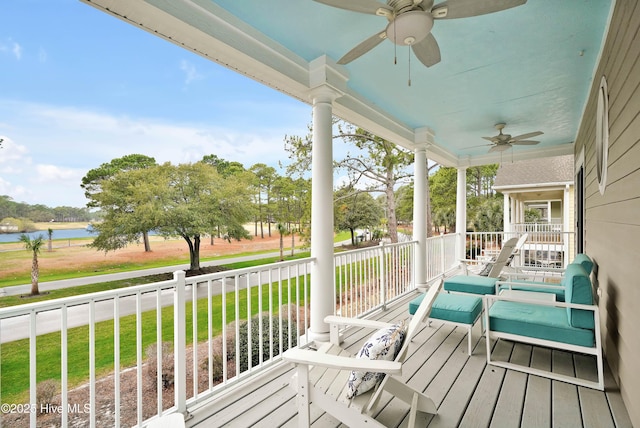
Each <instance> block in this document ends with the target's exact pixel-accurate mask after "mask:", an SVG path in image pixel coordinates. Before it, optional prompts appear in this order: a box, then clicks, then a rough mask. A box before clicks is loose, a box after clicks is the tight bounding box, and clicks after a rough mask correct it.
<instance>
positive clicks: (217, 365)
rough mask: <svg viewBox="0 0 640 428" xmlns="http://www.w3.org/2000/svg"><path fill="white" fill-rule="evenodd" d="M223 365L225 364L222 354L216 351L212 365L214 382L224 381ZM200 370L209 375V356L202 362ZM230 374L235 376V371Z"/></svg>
mask: <svg viewBox="0 0 640 428" xmlns="http://www.w3.org/2000/svg"><path fill="white" fill-rule="evenodd" d="M223 365H224V362H223V361H222V355H220V354H219V353H214V354H213V366H212V367H211V371H212V373H213V382H214V383H217V382H222V378H223V377H222V369H223ZM200 371H201V373H206V375H207V376H209V357H208V356H207V357H206V358H205V359H204V360H203V361H202V362H201V363H200ZM230 375H231V376H233V373H230Z"/></svg>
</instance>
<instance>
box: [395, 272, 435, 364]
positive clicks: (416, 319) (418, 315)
mask: <svg viewBox="0 0 640 428" xmlns="http://www.w3.org/2000/svg"><path fill="white" fill-rule="evenodd" d="M442 283H443V280H442V279H441V280H439V281H438V282H437V283H436V284H433V285H432V286H431V287H430V288H429V290H428V291H427V294H426V296H424V299H422V302H420V306H418V309H417V310H416V312H415V314H413V317H412V318H411V321H410V322H409V326H408V327H407V334H406V335H405V338H404V342H403V344H402V348H400V352H398V355H397V356H396V359H395V361H400V362H403V361H404V358H405V355H406V353H407V349H408V347H409V343H410V342H411V340H412V339H413V336H414V335H415V334H416V331H417V330H418V327H419V326H420V324H423V323H424V322H426V321H427V318H429V312H431V306H433V302H434V300H436V297H437V296H438V293H439V292H440V289H441V288H442Z"/></svg>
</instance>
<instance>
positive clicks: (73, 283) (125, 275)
mask: <svg viewBox="0 0 640 428" xmlns="http://www.w3.org/2000/svg"><path fill="white" fill-rule="evenodd" d="M295 252H296V253H298V252H300V250H296V251H295ZM289 254H290V253H289ZM278 256H280V252H279V251H276V252H273V253H264V254H253V255H250V256H241V257H229V258H221V259H216V260H211V261H208V262H201V263H200V266H203V267H207V266H220V265H226V264H230V263H238V262H246V261H251V260H259V259H266V258H271V257H278ZM187 269H189V264H188V263H186V264H182V265H174V266H164V267H159V268H153V269H142V270H133V271H129V272H119V273H110V274H104V275H94V276H83V277H80V278H73V279H63V280H60V281H47V282H41V283H40V284H39V285H38V288H39V290H40V292H41V293H42V292H46V291H51V290H57V289H60V288H69V287H78V286H81V285H88V284H97V283H100V282H109V281H119V280H122V279H130V278H138V277H141V276H148V275H156V274H159V273H167V272H169V273H172V272H175V271H177V270H187ZM30 292H31V284H24V285H14V286H10V287H3V288H0V296H15V295H20V294H29V293H30Z"/></svg>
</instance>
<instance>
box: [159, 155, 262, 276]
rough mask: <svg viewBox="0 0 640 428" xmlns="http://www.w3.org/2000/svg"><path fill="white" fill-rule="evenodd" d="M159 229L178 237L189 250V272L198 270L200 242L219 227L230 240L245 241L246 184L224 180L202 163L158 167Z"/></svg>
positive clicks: (248, 198) (167, 234)
mask: <svg viewBox="0 0 640 428" xmlns="http://www.w3.org/2000/svg"><path fill="white" fill-rule="evenodd" d="M159 170H160V173H159V174H158V181H159V182H160V183H162V184H161V188H162V189H164V190H163V191H161V192H160V193H159V194H158V196H159V200H160V201H161V206H162V209H161V212H160V213H159V217H160V222H159V223H160V226H159V227H158V231H159V232H160V233H161V234H162V235H165V236H181V237H182V238H183V239H184V240H185V241H186V242H187V245H188V246H189V263H190V270H192V271H198V270H200V239H201V236H202V235H204V234H206V233H207V232H209V231H210V230H211V229H212V226H213V225H217V224H222V225H224V227H225V228H226V231H227V233H228V234H229V236H232V237H234V238H236V239H240V238H242V237H247V232H246V230H244V227H243V224H244V223H245V222H246V221H248V220H249V217H248V215H247V213H248V211H247V210H246V207H247V206H248V205H249V203H250V197H249V193H248V183H246V182H241V181H240V180H238V179H237V178H236V177H233V178H229V179H227V180H225V179H224V178H223V177H221V176H220V174H218V172H217V171H216V169H215V168H213V167H211V165H207V164H205V163H202V162H197V163H194V164H181V165H177V166H173V165H171V164H164V165H162V166H161V167H159Z"/></svg>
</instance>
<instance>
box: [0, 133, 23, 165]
mask: <svg viewBox="0 0 640 428" xmlns="http://www.w3.org/2000/svg"><path fill="white" fill-rule="evenodd" d="M0 139H2V140H3V141H2V148H0V172H3V173H7V172H9V171H11V170H21V169H22V168H21V165H24V164H25V163H30V158H29V157H28V156H27V148H26V147H25V146H22V145H19V144H16V143H15V142H14V141H13V140H12V139H11V138H8V137H6V136H3V135H0Z"/></svg>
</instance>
